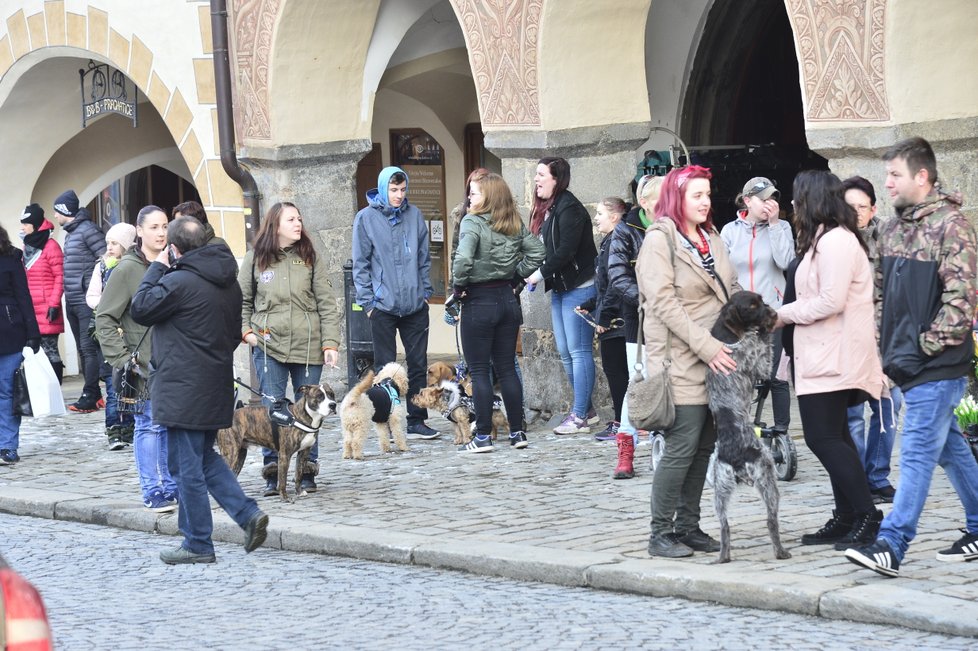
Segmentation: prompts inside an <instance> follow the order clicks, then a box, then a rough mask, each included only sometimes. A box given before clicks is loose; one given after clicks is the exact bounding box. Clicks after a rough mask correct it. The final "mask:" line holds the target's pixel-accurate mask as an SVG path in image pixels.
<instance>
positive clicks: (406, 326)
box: [370, 303, 428, 425]
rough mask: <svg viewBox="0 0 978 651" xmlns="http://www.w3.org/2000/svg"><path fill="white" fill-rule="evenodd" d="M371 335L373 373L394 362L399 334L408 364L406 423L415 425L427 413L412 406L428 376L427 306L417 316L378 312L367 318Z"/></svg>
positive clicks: (376, 310)
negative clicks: (412, 400) (413, 399)
mask: <svg viewBox="0 0 978 651" xmlns="http://www.w3.org/2000/svg"><path fill="white" fill-rule="evenodd" d="M370 333H371V335H372V339H373V344H374V370H375V371H379V370H380V369H381V368H382V367H383V366H384V364H388V363H390V362H394V361H397V340H396V339H395V337H396V336H397V333H400V334H401V345H402V346H404V357H405V359H406V361H407V372H408V394H407V413H408V423H409V424H412V425H413V424H417V423H420V422H421V421H423V420H424V419H425V418H427V417H428V410H427V409H422V408H421V407H418V406H417V405H415V404H413V403H412V402H411V398H413V397H414V396H415V395H417V393H418V391H420V390H421V389H422V388H423V387H424V385H425V383H426V382H427V373H428V304H427V303H425V305H424V307H422V308H421V309H420V310H418V311H417V312H414V313H412V314H407V315H405V316H397V315H396V314H390V313H388V312H383V311H381V310H378V309H376V308H375V309H374V310H373V312H371V314H370Z"/></svg>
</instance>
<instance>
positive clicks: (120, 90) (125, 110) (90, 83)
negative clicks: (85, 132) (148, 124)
mask: <svg viewBox="0 0 978 651" xmlns="http://www.w3.org/2000/svg"><path fill="white" fill-rule="evenodd" d="M78 76H79V77H81V96H82V128H85V127H86V126H88V123H89V122H91V121H93V120H96V119H98V118H100V117H102V116H103V115H108V114H109V113H117V114H119V115H121V116H123V117H125V118H128V119H130V120H132V126H133V127H136V126H138V125H137V121H136V118H137V115H136V99H137V93H136V82H134V81H132V80H131V79H129V77H127V76H126V75H125V73H124V72H122V71H121V70H116V69H115V68H113V67H111V66H110V65H108V64H107V63H95V62H94V61H92V60H89V61H88V68H87V69H86V68H81V69H80V70H79V71H78Z"/></svg>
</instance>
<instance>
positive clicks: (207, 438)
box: [167, 427, 258, 554]
mask: <svg viewBox="0 0 978 651" xmlns="http://www.w3.org/2000/svg"><path fill="white" fill-rule="evenodd" d="M216 440H217V430H207V431H202V430H189V429H177V428H175V427H171V428H170V429H169V431H168V432H167V443H168V445H167V447H168V450H169V466H170V472H171V473H172V474H173V477H175V478H176V480H177V486H179V487H180V509H179V511H178V512H177V526H178V527H179V528H180V533H182V534H183V539H184V540H183V547H185V548H186V549H189V550H190V551H192V552H194V553H195V554H212V553H213V552H214V543H213V542H212V541H211V533H212V532H213V531H214V520H213V519H212V517H211V505H210V502H209V501H208V499H207V494H208V493H210V494H211V495H213V496H214V499H215V500H216V501H217V503H218V504H220V506H221V508H222V509H224V511H225V512H226V513H227V514H228V515H229V516H231V519H232V520H234V521H235V522H236V523H237V524H238V526H239V527H241V528H242V529H243V528H244V527H245V525H247V524H248V521H249V520H251V518H253V517H254V516H255V515H256V514H257V513H258V504H257V503H256V502H255V500H253V499H251V498H250V497H247V496H246V495H245V494H244V491H242V490H241V485H240V484H238V479H237V478H236V477H235V476H234V473H232V472H231V469H230V468H228V464H227V463H226V462H225V461H224V458H223V457H222V456H221V455H220V454H219V453H218V452H217V451H216V450H214V441H216Z"/></svg>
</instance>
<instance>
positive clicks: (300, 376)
mask: <svg viewBox="0 0 978 651" xmlns="http://www.w3.org/2000/svg"><path fill="white" fill-rule="evenodd" d="M251 354H252V356H253V357H254V358H255V373H256V374H257V375H258V386H259V389H260V390H261V392H262V393H264V394H265V395H269V396H272V397H273V398H276V399H281V398H284V397H285V389H286V388H287V387H288V384H289V378H290V377H291V378H292V390H293V391H295V397H294V399H295V400H298V399H299V387H301V386H302V385H303V384H319V381H320V380H321V379H322V375H323V365H322V364H319V365H312V364H310V365H308V366H307V365H305V364H286V363H284V362H280V361H278V360H277V359H273V358H271V357H270V356H268V355H266V354H265V351H263V350H262V349H261V348H260V347H259V346H255V347H254V348H252V349H251ZM262 402H263V403H264V404H266V405H271V402H269V401H268V400H266V399H265V398H262ZM261 454H262V458H263V460H264V463H265V465H266V466H267V465H268V464H270V463H278V452H276V451H275V450H269V449H268V448H262V449H261ZM318 460H319V439H318V438H317V439H316V442H315V443H314V444H313V446H312V448H311V449H310V450H309V461H311V462H313V463H315V462H316V461H318Z"/></svg>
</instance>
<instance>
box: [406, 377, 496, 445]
mask: <svg viewBox="0 0 978 651" xmlns="http://www.w3.org/2000/svg"><path fill="white" fill-rule="evenodd" d="M411 402H413V403H414V404H415V405H417V406H418V407H424V408H425V409H435V410H437V411H440V412H441V414H442V416H444V417H445V420H447V421H448V422H450V423H451V424H452V425H453V426H454V428H455V445H464V444H466V443H468V442H469V441H471V440H472V430H473V429H474V427H475V421H474V420H473V419H474V418H475V404H474V403H473V401H472V398H470V397H469V396H467V395H466V394H465V393H464V392H463V391H462V389H461V387H459V385H458V384H457V383H455V382H452V381H451V380H442V381H441V382H439V384H438V386H433V387H425V388H424V389H421V391H419V392H418V395H416V396H414V397H413V398H411ZM498 402H500V401H499V400H493V409H492V438H494V439H495V438H496V433H497V432H498V431H499V430H500V429H501V430H502V431H504V432H506V433H507V434H508V433H509V420H508V419H507V418H506V411H505V410H504V409H503V408H502V405H501V404H500V405H499V406H497V403H498Z"/></svg>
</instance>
